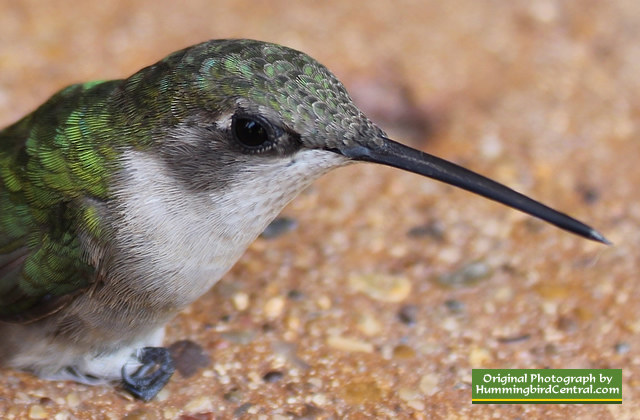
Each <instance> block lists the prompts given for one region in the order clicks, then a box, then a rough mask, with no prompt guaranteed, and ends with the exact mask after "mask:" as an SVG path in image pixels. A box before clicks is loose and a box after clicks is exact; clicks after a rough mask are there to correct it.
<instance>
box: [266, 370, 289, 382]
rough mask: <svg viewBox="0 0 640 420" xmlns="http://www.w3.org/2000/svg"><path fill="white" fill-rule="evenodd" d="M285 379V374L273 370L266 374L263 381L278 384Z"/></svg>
mask: <svg viewBox="0 0 640 420" xmlns="http://www.w3.org/2000/svg"><path fill="white" fill-rule="evenodd" d="M283 377H284V374H283V373H282V372H279V371H277V370H272V371H269V372H267V373H265V374H264V376H263V377H262V380H263V381H265V382H267V383H274V382H278V381H279V380H280V379H282V378H283Z"/></svg>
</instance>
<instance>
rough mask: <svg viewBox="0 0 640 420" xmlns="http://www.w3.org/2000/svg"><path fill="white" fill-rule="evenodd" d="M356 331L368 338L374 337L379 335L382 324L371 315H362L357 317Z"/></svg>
mask: <svg viewBox="0 0 640 420" xmlns="http://www.w3.org/2000/svg"><path fill="white" fill-rule="evenodd" d="M356 326H357V328H358V330H360V331H361V332H362V333H363V334H365V335H368V336H370V337H371V336H374V335H376V334H379V333H380V331H381V330H382V324H381V323H380V321H378V320H377V319H376V318H375V317H374V316H373V315H372V314H368V313H362V314H360V316H359V317H358V320H357V324H356Z"/></svg>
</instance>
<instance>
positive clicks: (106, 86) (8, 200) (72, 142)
mask: <svg viewBox="0 0 640 420" xmlns="http://www.w3.org/2000/svg"><path fill="white" fill-rule="evenodd" d="M116 84H117V83H116V82H93V83H87V84H81V85H73V86H70V87H68V88H66V89H64V90H62V91H61V92H59V93H58V94H56V95H55V96H53V97H52V98H51V99H50V100H49V101H48V102H46V103H45V104H44V105H42V106H41V107H40V108H38V109H37V110H36V111H34V112H33V113H32V114H30V115H29V116H27V117H25V118H23V119H22V120H20V121H18V122H17V123H15V124H14V125H12V126H10V127H8V128H6V129H5V130H3V131H1V132H0V214H2V217H0V318H3V319H29V318H33V317H38V316H40V315H44V314H46V313H47V312H49V311H51V310H55V309H56V308H57V304H58V300H59V298H60V297H62V296H65V295H67V294H69V293H72V292H74V291H76V290H79V289H81V288H83V287H86V286H87V285H88V284H89V282H90V281H91V280H92V271H93V269H92V267H91V266H90V264H89V262H88V261H87V258H88V256H87V255H86V253H85V252H83V248H82V247H81V244H80V241H81V238H82V237H83V236H84V237H86V236H90V237H94V238H98V237H99V233H100V223H99V218H98V215H97V212H96V209H95V208H94V207H93V206H92V204H91V203H92V202H100V201H102V200H105V199H107V198H108V185H107V182H108V179H109V176H108V175H109V172H108V171H109V168H110V166H111V165H110V164H109V163H110V162H113V160H114V158H115V157H116V156H117V152H116V150H115V148H114V145H113V144H112V143H110V142H107V141H100V140H101V139H103V138H104V134H101V133H104V132H105V129H106V128H107V127H108V125H109V119H108V113H106V112H104V111H105V109H104V108H105V101H106V99H107V97H108V96H109V94H110V93H111V92H112V91H113V89H114V88H115V86H116ZM38 302H40V304H39V305H37V306H38V308H37V309H38V310H37V311H35V312H34V311H29V309H30V308H31V307H33V306H34V305H35V304H36V303H38Z"/></svg>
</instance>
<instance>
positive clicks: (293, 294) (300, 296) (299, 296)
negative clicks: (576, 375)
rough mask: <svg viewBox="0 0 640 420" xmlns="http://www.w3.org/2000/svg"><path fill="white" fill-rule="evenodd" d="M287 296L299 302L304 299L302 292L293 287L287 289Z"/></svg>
mask: <svg viewBox="0 0 640 420" xmlns="http://www.w3.org/2000/svg"><path fill="white" fill-rule="evenodd" d="M287 298H288V299H290V300H293V301H295V302H299V301H301V300H302V299H304V294H303V293H302V292H301V291H300V290H296V289H293V290H289V293H287Z"/></svg>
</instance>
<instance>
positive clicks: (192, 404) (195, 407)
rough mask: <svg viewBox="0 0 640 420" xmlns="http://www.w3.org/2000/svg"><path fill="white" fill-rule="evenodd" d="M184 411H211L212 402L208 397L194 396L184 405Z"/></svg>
mask: <svg viewBox="0 0 640 420" xmlns="http://www.w3.org/2000/svg"><path fill="white" fill-rule="evenodd" d="M184 409H185V411H187V412H189V413H204V412H209V411H213V402H212V401H211V399H210V398H209V397H206V396H201V397H198V398H194V399H192V400H191V401H189V402H188V403H187V404H186V405H185V406H184Z"/></svg>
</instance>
